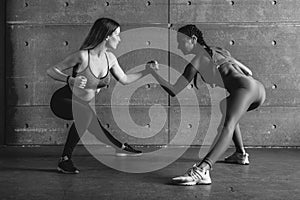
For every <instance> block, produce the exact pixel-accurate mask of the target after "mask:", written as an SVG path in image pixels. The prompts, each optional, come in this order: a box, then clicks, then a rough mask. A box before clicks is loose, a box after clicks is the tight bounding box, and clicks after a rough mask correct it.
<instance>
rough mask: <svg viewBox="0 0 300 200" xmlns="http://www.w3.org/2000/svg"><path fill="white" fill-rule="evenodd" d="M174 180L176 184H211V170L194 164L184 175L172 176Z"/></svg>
mask: <svg viewBox="0 0 300 200" xmlns="http://www.w3.org/2000/svg"><path fill="white" fill-rule="evenodd" d="M172 182H173V183H174V184H176V185H184V186H191V185H210V184H211V178H210V175H209V170H204V169H202V168H200V167H197V164H194V165H193V167H192V168H190V169H189V170H188V171H187V172H186V173H185V174H184V175H182V176H178V177H174V178H172Z"/></svg>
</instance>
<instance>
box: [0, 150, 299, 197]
mask: <svg viewBox="0 0 300 200" xmlns="http://www.w3.org/2000/svg"><path fill="white" fill-rule="evenodd" d="M198 151H199V149H197V148H190V149H189V150H188V151H187V152H186V153H185V154H184V155H183V156H182V157H181V158H179V159H178V160H177V161H176V162H174V163H172V164H170V165H169V166H167V167H165V168H163V169H160V170H157V171H153V172H148V173H125V172H121V171H118V170H115V169H111V168H109V167H107V166H106V165H104V164H101V163H100V162H99V161H98V160H97V159H95V158H94V157H93V156H91V155H89V154H88V153H87V151H86V150H85V148H84V147H82V146H79V147H77V149H76V151H75V155H74V157H73V160H74V162H75V164H76V166H77V167H78V168H79V169H80V170H81V172H80V174H78V175H65V174H60V173H57V172H56V164H57V160H58V159H57V157H58V155H60V152H61V147H25V148H24V147H23V148H22V147H1V148H0V199H1V200H4V199H5V200H6V199H7V200H9V199H26V200H27V199H30V200H34V199H38V200H42V199H55V200H60V199H64V200H67V199H72V200H77V199H80V200H82V199H87V200H90V199H97V200H104V199H113V200H115V199H116V200H120V199H129V200H131V199H139V200H145V199H172V200H176V199H220V200H221V199H222V200H226V199H231V200H232V199H239V200H242V199H247V200H249V199H263V200H267V199H272V200H276V199H278V200H279V199H280V200H282V199H284V200H289V199H293V200H295V199H300V156H299V155H300V149H248V150H247V151H248V153H249V154H250V156H251V157H250V162H251V164H250V165H249V166H240V165H233V164H225V163H222V162H218V163H216V164H215V166H214V169H213V171H212V172H211V177H212V181H213V183H212V185H209V186H190V187H184V186H175V185H172V184H170V178H171V177H173V176H176V175H180V174H182V173H183V172H185V171H186V169H188V168H189V167H191V165H192V164H193V163H194V162H195V160H196V159H197V157H198ZM232 151H233V149H229V150H228V152H226V155H228V154H229V153H231V152H232ZM224 156H225V155H224ZM123 159H129V158H123ZM157 159H158V160H159V159H160V158H157ZM143 162H147V160H146V161H145V160H143ZM150 162H153V161H151V160H149V163H150Z"/></svg>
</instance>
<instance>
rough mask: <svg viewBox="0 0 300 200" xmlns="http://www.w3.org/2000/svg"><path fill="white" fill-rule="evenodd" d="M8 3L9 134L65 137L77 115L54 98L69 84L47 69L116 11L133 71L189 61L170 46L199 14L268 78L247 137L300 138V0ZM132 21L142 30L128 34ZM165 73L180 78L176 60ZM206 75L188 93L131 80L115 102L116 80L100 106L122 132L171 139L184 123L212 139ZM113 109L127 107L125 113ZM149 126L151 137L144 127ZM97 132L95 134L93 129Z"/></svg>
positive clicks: (40, 139) (255, 140)
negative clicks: (54, 106) (60, 110)
mask: <svg viewBox="0 0 300 200" xmlns="http://www.w3.org/2000/svg"><path fill="white" fill-rule="evenodd" d="M2 4H3V3H2ZM6 4H7V6H6V33H7V34H6V38H7V39H6V51H5V52H6V66H5V70H6V81H5V84H6V99H5V100H7V101H6V107H7V109H6V112H5V114H6V130H5V138H6V140H5V143H6V144H9V145H12V144H61V143H63V142H64V140H65V138H66V133H67V130H68V127H69V124H70V122H68V121H63V120H60V119H58V118H56V117H55V116H54V115H53V114H52V113H51V111H50V108H49V101H50V98H51V95H52V93H53V92H54V91H55V90H56V89H57V88H59V87H61V86H62V84H61V83H57V82H55V81H53V80H52V79H50V78H49V77H47V76H46V73H45V72H46V69H47V68H48V67H50V66H51V65H53V64H56V63H57V62H59V61H60V60H61V59H63V58H64V57H65V56H66V55H68V54H69V53H71V52H73V51H75V50H77V49H78V48H79V46H80V44H81V42H82V41H83V39H84V37H85V35H86V34H87V32H88V30H89V28H90V26H91V24H92V23H93V22H94V20H96V19H97V18H98V17H111V18H113V19H115V20H117V21H118V22H120V23H121V26H122V31H123V36H124V37H123V38H122V39H123V40H122V44H121V45H120V49H121V50H118V51H116V55H119V56H120V57H119V62H120V64H121V65H122V67H123V69H124V70H125V71H128V70H131V69H133V68H134V67H135V66H139V65H142V64H143V63H145V62H147V61H148V60H150V59H157V60H158V61H159V62H160V63H162V64H165V65H166V66H168V65H169V64H171V65H172V66H174V68H175V69H176V70H178V71H180V72H182V70H183V67H182V66H184V65H183V64H185V62H184V61H183V60H182V58H180V57H178V56H176V55H175V56H174V55H173V54H172V53H171V54H170V53H168V52H167V51H166V50H168V49H169V50H170V49H173V48H175V47H176V43H174V41H175V40H174V38H172V35H173V32H172V30H174V29H176V28H178V27H180V26H181V25H183V24H186V23H194V24H196V25H197V26H198V27H199V28H200V29H201V30H202V31H203V33H204V38H205V40H206V41H207V43H208V44H209V45H212V46H222V47H225V48H227V49H228V50H230V52H231V53H232V55H233V56H234V57H236V58H238V59H239V60H240V61H242V62H243V63H245V64H246V65H247V66H249V68H250V69H251V70H252V71H253V74H254V77H256V78H257V79H258V80H260V81H261V82H262V83H263V84H264V85H265V87H266V90H267V99H266V102H265V104H264V105H263V106H262V107H261V108H259V109H257V110H255V111H253V112H250V113H248V114H247V115H245V116H244V117H243V118H242V120H241V129H242V132H243V136H244V140H245V144H246V145H250V146H299V145H300V136H299V130H300V129H299V126H298V123H299V121H300V107H299V105H300V89H299V88H300V87H299V72H300V68H299V65H300V57H299V52H300V49H299V48H300V36H299V35H300V14H299V9H300V3H299V1H298V0H278V1H272V0H237V1H224V0H197V1H196V0H194V1H184V0H151V1H143V0H127V1H126V0H125V1H124V0H109V1H102V0H100V1H99V0H86V1H79V0H78V1H60V0H53V1H39V0H35V1H34V0H30V1H20V0H10V1H7V2H6ZM3 18H4V16H3V17H2V18H1V19H3ZM153 27H154V28H153ZM138 28H140V29H138ZM147 28H148V29H147ZM139 30H141V31H140V32H139ZM145 30H147V31H145ZM164 30H167V31H164ZM168 30H169V32H168ZM1 31H2V30H1ZM130 31H132V32H133V33H134V34H133V35H130V34H128V33H130ZM160 31H161V32H160ZM1 34H3V31H2V32H1ZM135 34H136V35H135ZM121 36H122V34H121ZM2 50H3V47H2ZM122 51H123V52H124V51H128V53H126V54H122V53H120V52H122ZM121 54H122V55H121ZM2 55H3V54H1V56H2ZM1 60H2V59H1ZM2 72H4V67H1V74H2ZM161 73H162V74H164V71H162V72H161ZM165 74H166V77H168V78H169V79H170V80H173V79H174V77H172V76H173V73H171V69H169V70H168V71H166V73H165ZM0 78H1V77H0ZM1 80H4V79H3V78H2V79H1ZM199 83H200V84H201V86H200V89H199V90H196V89H195V88H194V87H193V84H191V85H190V86H189V87H188V89H187V92H186V95H185V96H184V98H181V99H180V101H179V100H178V98H170V97H169V96H168V95H167V94H166V93H164V92H163V91H162V89H161V88H160V87H158V86H156V85H155V84H144V85H142V86H140V87H138V88H137V89H136V91H134V93H133V95H132V96H130V97H127V96H126V93H128V92H129V91H130V88H131V87H130V86H128V87H127V88H126V87H125V88H123V90H122V91H123V92H124V94H123V93H122V92H121V93H120V94H116V95H117V97H116V101H114V104H113V105H111V99H112V96H113V95H115V94H113V91H115V88H116V81H115V80H112V83H111V85H110V86H109V87H108V88H105V89H103V90H102V91H101V93H100V95H99V98H97V100H96V110H97V113H98V114H99V116H100V118H102V119H103V120H105V124H106V127H107V128H108V129H109V130H110V131H111V132H112V133H113V134H114V135H115V136H116V137H118V138H120V139H121V140H122V141H128V142H129V143H135V144H167V143H169V142H170V141H171V140H172V139H173V138H174V137H176V135H177V133H178V131H180V132H183V133H184V134H186V135H190V134H192V133H195V132H197V136H196V139H195V140H194V141H193V144H194V145H201V144H203V142H204V143H206V142H210V141H211V140H212V136H211V138H210V136H208V140H205V139H204V137H205V136H206V134H207V133H209V130H208V126H209V124H212V125H213V127H217V126H218V120H217V119H214V118H212V116H214V112H215V111H214V110H212V109H211V95H210V94H209V91H208V88H207V86H206V85H204V84H202V82H199ZM0 87H3V85H2V84H1V86H0ZM1 91H4V90H1ZM194 93H195V94H196V98H197V103H196V104H195V103H194V101H193V98H194V97H193V94H194ZM3 96H4V95H3ZM2 102H4V99H3V98H2V99H1V102H0V103H2ZM128 102H129V104H130V105H129V106H128ZM2 104H3V103H2ZM153 105H154V106H153ZM157 105H160V106H157ZM151 106H152V107H151ZM196 108H199V111H198V110H197V109H196ZM112 110H115V112H117V113H120V114H119V116H118V117H119V118H120V119H121V120H118V119H116V118H115V116H114V115H113V113H112V112H113V111H112ZM199 112H200V115H199ZM128 113H129V115H127V114H128ZM128 116H129V117H130V118H131V119H130V120H129V119H128ZM199 116H200V118H199ZM122 119H123V120H122ZM195 119H196V121H197V120H198V122H195ZM151 120H152V121H151ZM214 120H215V121H214ZM194 123H199V128H197V129H195V127H196V124H194ZM179 124H180V125H181V126H180V127H179ZM2 130H3V128H2ZM126 131H130V132H132V134H129V135H128V134H126ZM153 131H154V132H155V131H156V134H153ZM139 134H140V135H141V137H135V136H138V135H139ZM147 134H148V135H147ZM1 138H4V134H2V135H1ZM1 138H0V141H1ZM2 140H3V139H2ZM88 141H90V142H91V143H93V138H89V139H88ZM175 144H179V145H186V144H187V140H186V138H185V137H182V139H179V140H176V142H175Z"/></svg>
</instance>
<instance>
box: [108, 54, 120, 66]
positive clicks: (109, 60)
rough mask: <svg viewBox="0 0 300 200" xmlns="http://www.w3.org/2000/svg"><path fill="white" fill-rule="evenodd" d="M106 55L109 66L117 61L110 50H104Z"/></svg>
mask: <svg viewBox="0 0 300 200" xmlns="http://www.w3.org/2000/svg"><path fill="white" fill-rule="evenodd" d="M106 55H107V58H108V62H109V64H110V67H112V66H113V65H114V64H115V63H117V62H118V59H117V57H116V56H115V54H114V53H113V52H111V51H106Z"/></svg>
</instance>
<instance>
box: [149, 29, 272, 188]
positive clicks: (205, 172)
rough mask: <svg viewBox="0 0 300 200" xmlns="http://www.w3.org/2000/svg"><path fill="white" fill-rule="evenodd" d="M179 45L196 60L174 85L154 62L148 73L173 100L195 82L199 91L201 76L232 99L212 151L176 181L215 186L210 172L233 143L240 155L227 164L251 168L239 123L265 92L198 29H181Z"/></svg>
mask: <svg viewBox="0 0 300 200" xmlns="http://www.w3.org/2000/svg"><path fill="white" fill-rule="evenodd" d="M177 42H178V49H180V50H181V51H182V52H183V54H185V55H187V54H192V55H194V58H193V59H192V60H191V62H190V63H189V64H188V65H187V66H186V67H185V70H184V72H183V74H182V75H181V76H180V77H179V78H178V80H177V81H176V83H175V84H174V85H172V84H170V83H169V82H167V81H165V80H164V79H163V78H161V77H160V76H159V75H158V74H157V73H156V71H157V70H158V66H157V65H156V64H154V63H153V62H152V63H148V64H147V69H148V70H149V71H150V73H151V74H152V75H153V76H154V77H155V78H156V80H157V81H158V82H159V83H160V84H161V86H162V87H163V88H164V89H165V90H166V91H167V92H168V93H169V94H170V95H171V96H175V95H176V94H178V93H179V92H180V91H181V90H183V89H184V88H185V87H186V86H187V85H188V84H189V83H190V82H191V81H192V80H193V79H194V82H195V86H196V87H197V84H196V83H197V81H196V77H197V75H198V74H199V75H201V77H202V79H203V80H204V81H205V82H206V83H208V84H211V85H214V86H220V87H224V88H225V89H226V90H227V91H228V93H229V96H228V97H226V99H224V100H223V101H222V102H221V104H225V105H226V110H223V112H224V113H223V123H224V124H223V127H222V128H221V130H220V133H219V137H218V138H217V139H216V141H215V143H214V144H213V145H212V147H211V149H210V151H209V152H208V154H207V155H206V156H205V157H204V158H203V160H202V161H200V162H199V163H196V164H194V165H193V167H192V168H190V169H189V170H188V171H187V172H186V173H185V174H184V175H182V176H179V177H175V178H173V179H172V180H173V182H174V183H175V184H179V185H196V184H211V178H210V175H209V170H210V169H211V168H212V166H213V164H214V163H215V162H216V161H217V159H218V158H219V157H220V156H221V155H222V154H223V153H224V152H225V151H226V150H227V148H228V146H229V144H230V141H231V140H233V142H234V144H235V147H236V151H235V152H234V153H233V154H232V155H231V156H229V157H227V158H225V162H228V163H236V164H242V165H247V164H249V159H248V156H249V155H248V154H247V153H246V151H245V148H244V145H243V141H242V135H241V130H240V127H239V120H240V119H241V117H242V116H243V115H244V114H245V113H246V112H247V111H250V110H253V109H255V108H257V107H258V106H260V105H261V104H262V103H263V102H264V101H265V96H266V94H265V88H264V86H263V85H262V84H261V83H260V82H259V81H257V80H255V79H254V78H253V77H252V72H251V71H250V70H249V69H248V68H247V67H246V66H245V65H243V64H242V63H240V62H239V61H237V60H236V59H234V58H233V57H232V56H231V55H230V53H229V52H228V51H227V50H225V49H223V48H219V47H210V46H208V45H207V44H206V43H205V41H204V39H203V36H202V32H201V31H200V30H199V29H198V28H197V27H196V26H195V25H186V26H183V27H181V28H180V29H179V30H178V34H177Z"/></svg>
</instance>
